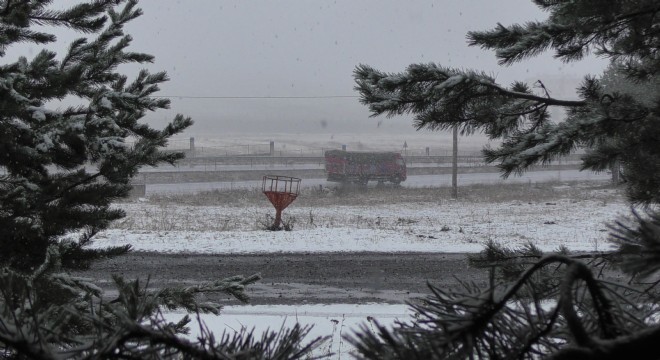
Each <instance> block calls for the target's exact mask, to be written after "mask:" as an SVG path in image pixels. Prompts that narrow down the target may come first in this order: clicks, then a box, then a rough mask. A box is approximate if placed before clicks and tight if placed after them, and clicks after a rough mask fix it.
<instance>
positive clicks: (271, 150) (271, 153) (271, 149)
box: [270, 140, 275, 156]
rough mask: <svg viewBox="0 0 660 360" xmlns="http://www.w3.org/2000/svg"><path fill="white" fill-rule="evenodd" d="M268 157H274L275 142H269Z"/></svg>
mask: <svg viewBox="0 0 660 360" xmlns="http://www.w3.org/2000/svg"><path fill="white" fill-rule="evenodd" d="M270 156H275V141H272V140H271V142H270Z"/></svg>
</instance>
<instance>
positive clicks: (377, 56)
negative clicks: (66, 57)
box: [6, 0, 606, 137]
mask: <svg viewBox="0 0 660 360" xmlns="http://www.w3.org/2000/svg"><path fill="white" fill-rule="evenodd" d="M194 4H195V6H190V5H189V3H188V4H184V3H182V2H172V1H166V2H165V1H141V2H140V3H139V4H138V6H139V7H140V8H142V9H143V11H144V15H143V16H141V17H139V18H137V19H135V20H134V21H132V22H131V23H129V24H128V26H127V28H126V33H127V34H129V35H131V36H132V37H133V43H132V44H131V46H130V47H129V50H130V51H136V52H144V53H147V54H151V55H154V56H155V62H154V63H153V64H146V66H131V67H129V66H126V67H125V68H120V71H121V72H123V73H126V74H128V75H129V79H130V78H131V77H132V76H134V74H136V73H137V71H138V70H139V69H140V68H143V67H144V68H147V69H149V70H150V71H151V72H157V71H167V73H168V75H169V77H170V79H171V80H170V81H169V82H166V83H165V84H163V85H162V87H161V91H160V92H158V93H157V94H156V95H157V96H167V97H170V99H171V109H170V110H160V111H158V112H156V113H149V114H147V116H146V117H145V120H146V121H147V122H148V123H150V124H151V125H153V126H156V127H159V128H160V127H163V126H164V125H165V124H167V123H168V122H169V121H171V120H172V119H173V118H174V116H175V115H176V114H177V113H180V114H183V115H185V116H190V117H192V119H193V120H194V121H195V125H194V126H193V127H191V128H190V129H188V130H187V131H186V132H185V133H184V134H183V135H182V136H183V137H187V136H197V137H200V136H206V135H209V134H216V135H218V136H222V135H223V134H249V133H253V132H259V133H271V132H274V133H292V134H299V133H314V134H327V135H329V136H330V135H332V134H341V133H362V134H373V135H374V136H377V135H379V134H414V133H416V130H415V129H414V128H413V126H412V117H411V116H397V117H394V118H387V117H385V116H379V117H376V118H371V117H370V113H369V111H368V109H367V107H366V106H364V105H361V104H360V103H359V100H358V98H357V93H356V92H355V91H354V90H353V87H354V85H355V83H354V80H353V70H354V69H355V67H356V66H357V65H359V64H368V65H370V66H373V67H375V68H377V69H379V70H383V71H387V72H400V71H403V70H405V68H406V67H407V66H408V65H410V64H412V63H428V62H435V63H438V64H441V65H443V66H450V67H456V68H463V69H474V70H477V71H484V72H486V73H488V74H491V75H493V76H494V77H495V78H496V79H497V81H498V82H500V83H501V84H504V85H508V84H510V83H511V82H512V81H514V80H524V81H528V82H529V83H530V85H531V84H532V83H534V82H535V81H536V80H542V81H543V82H544V84H545V86H546V87H547V88H548V90H549V91H550V93H551V95H552V96H556V97H561V98H575V92H574V89H575V87H576V86H577V85H578V83H579V82H580V81H581V79H582V78H583V76H584V75H586V74H594V75H598V74H599V73H601V72H602V70H603V69H604V67H605V65H606V61H604V60H602V59H595V58H594V57H591V58H588V59H585V60H583V61H578V62H574V63H569V64H564V63H562V62H561V61H558V60H556V59H553V58H552V54H548V53H544V54H541V55H540V56H537V57H534V58H531V59H529V60H526V61H524V62H521V63H519V64H514V65H512V66H507V67H501V66H499V65H498V64H497V59H496V58H495V55H494V53H493V52H491V51H484V50H481V49H478V48H475V47H468V45H467V42H466V39H465V36H466V34H467V32H468V31H470V30H486V29H491V28H493V27H495V26H496V25H497V23H498V22H501V23H502V24H511V23H516V22H525V21H530V20H535V19H536V20H542V19H544V18H545V17H546V14H545V13H543V12H542V11H540V10H539V9H538V8H537V7H535V6H534V5H533V4H532V3H531V2H520V1H516V0H507V1H498V2H490V1H485V0H480V1H471V2H464V1H458V0H453V1H445V2H442V3H438V2H435V1H413V2H396V1H386V2H378V3H371V2H351V1H334V2H332V3H330V2H307V1H298V0H290V1H278V2H241V1H222V2H215V1H209V0H199V1H196V2H195V3H194ZM186 5H188V6H186ZM55 34H56V35H57V36H58V42H57V43H55V44H47V45H45V46H40V45H29V46H27V47H26V46H23V47H16V49H10V51H9V52H8V56H7V57H6V59H11V57H12V56H14V57H16V56H18V55H25V56H27V57H28V58H32V57H33V56H34V55H36V54H37V53H38V51H40V50H41V49H42V48H49V49H54V50H56V51H57V52H58V57H61V56H62V55H63V53H64V51H65V49H66V46H68V44H69V43H70V41H71V40H73V39H75V38H78V37H81V36H82V34H78V33H75V32H73V31H70V30H60V29H58V30H56V31H55ZM199 97H203V98H199ZM228 97H230V98H228ZM245 97H248V98H245ZM254 97H257V98H254ZM267 97H270V98H267ZM272 97H276V98H272ZM292 97H293V98H292ZM301 97H302V98H301ZM309 97H320V98H309ZM421 131H427V130H421Z"/></svg>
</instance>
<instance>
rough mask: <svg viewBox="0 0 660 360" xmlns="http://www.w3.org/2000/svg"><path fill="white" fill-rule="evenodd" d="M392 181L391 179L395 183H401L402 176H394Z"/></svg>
mask: <svg viewBox="0 0 660 360" xmlns="http://www.w3.org/2000/svg"><path fill="white" fill-rule="evenodd" d="M390 181H391V182H392V183H393V184H394V185H399V184H401V178H400V177H398V176H395V177H393V178H392V179H390Z"/></svg>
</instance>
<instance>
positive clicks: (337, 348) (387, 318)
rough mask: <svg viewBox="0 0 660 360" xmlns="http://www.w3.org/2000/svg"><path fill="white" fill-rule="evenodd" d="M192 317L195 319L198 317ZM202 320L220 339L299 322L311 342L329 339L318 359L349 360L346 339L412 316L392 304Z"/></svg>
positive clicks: (249, 309)
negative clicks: (307, 327) (363, 328)
mask: <svg viewBox="0 0 660 360" xmlns="http://www.w3.org/2000/svg"><path fill="white" fill-rule="evenodd" d="M183 316H184V314H182V313H167V314H165V319H166V320H168V321H172V322H176V321H179V320H180V319H181V318H182V317H183ZM192 317H193V319H194V315H193V316H192ZM200 318H201V320H202V321H203V323H204V324H205V325H206V326H207V327H208V328H209V329H210V330H211V331H213V333H214V334H216V336H219V335H220V334H222V332H223V331H227V332H233V331H239V330H241V329H247V330H252V329H254V332H255V333H256V334H261V333H263V332H265V331H268V330H271V331H277V330H279V329H280V328H281V327H282V326H285V327H291V326H293V325H294V324H295V323H299V324H300V325H303V326H305V325H313V328H312V329H311V331H310V332H309V334H308V335H307V337H306V339H307V340H308V341H309V340H312V339H315V338H317V337H326V336H327V337H329V338H328V340H327V341H325V342H324V343H323V344H322V345H321V346H320V347H319V348H318V349H316V351H315V352H314V355H315V356H323V355H328V354H334V355H333V356H332V357H331V358H332V359H341V358H344V359H348V358H350V356H349V355H350V353H351V351H353V347H352V346H351V345H350V344H349V343H348V342H346V340H343V339H342V336H345V335H351V334H353V332H354V330H355V329H358V328H359V327H360V326H362V325H364V326H366V327H367V328H369V329H370V330H371V331H374V330H375V324H374V322H373V321H374V319H376V320H377V321H378V323H379V324H381V325H387V326H391V325H393V324H394V322H395V321H396V320H401V321H410V320H411V313H410V311H409V309H408V307H407V306H406V305H388V304H366V305H355V304H334V305H300V306H291V305H268V306H266V305H257V306H227V307H224V308H223V310H222V314H221V315H220V316H214V315H206V314H202V315H200ZM192 324H194V325H192ZM190 330H191V331H190V335H189V336H190V337H191V338H195V337H196V336H197V335H199V333H200V331H199V326H198V325H197V322H196V319H194V320H193V323H191V326H190ZM305 343H306V342H305Z"/></svg>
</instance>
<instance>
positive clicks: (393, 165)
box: [325, 150, 406, 185]
mask: <svg viewBox="0 0 660 360" xmlns="http://www.w3.org/2000/svg"><path fill="white" fill-rule="evenodd" d="M325 173H326V174H327V176H328V181H336V182H344V183H350V182H352V183H357V184H363V185H366V184H367V183H368V182H369V181H370V180H371V181H378V182H380V183H382V182H386V181H389V182H392V183H394V184H399V183H401V182H402V181H405V180H406V162H405V161H404V160H403V157H401V154H400V153H397V152H362V151H343V150H328V151H326V152H325Z"/></svg>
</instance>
